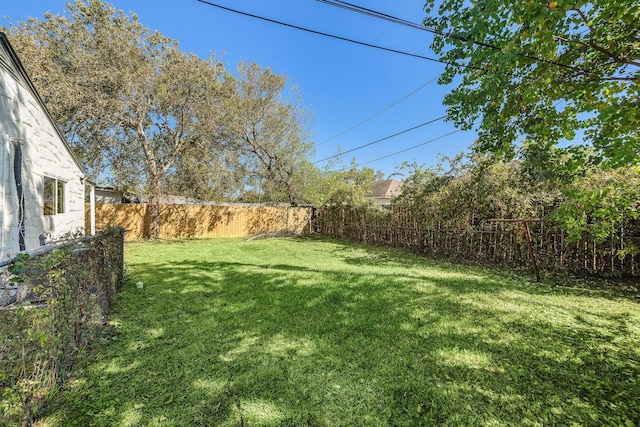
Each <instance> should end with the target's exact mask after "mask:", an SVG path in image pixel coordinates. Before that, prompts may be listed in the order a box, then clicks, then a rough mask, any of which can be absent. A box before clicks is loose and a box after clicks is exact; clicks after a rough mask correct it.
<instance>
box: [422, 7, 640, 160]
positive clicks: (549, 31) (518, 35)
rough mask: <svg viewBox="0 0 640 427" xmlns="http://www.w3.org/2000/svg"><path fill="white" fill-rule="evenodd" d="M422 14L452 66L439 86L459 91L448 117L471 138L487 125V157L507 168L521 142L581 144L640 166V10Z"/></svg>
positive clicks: (483, 146)
mask: <svg viewBox="0 0 640 427" xmlns="http://www.w3.org/2000/svg"><path fill="white" fill-rule="evenodd" d="M425 10H426V12H427V13H428V17H427V18H425V20H424V22H425V25H427V26H428V27H431V28H434V29H436V30H437V31H440V32H441V35H437V36H435V37H434V41H433V43H432V48H433V49H434V51H435V52H436V53H438V54H439V55H440V58H441V59H442V60H444V61H447V62H449V63H450V65H447V66H446V69H445V71H444V73H443V74H442V76H441V79H440V81H441V83H443V84H449V83H455V84H456V85H457V87H455V88H454V89H453V90H452V91H451V92H450V93H449V94H448V95H447V96H446V97H445V101H444V102H445V104H446V105H447V106H448V114H449V117H451V118H452V120H453V121H454V122H455V123H456V124H457V125H459V126H461V127H463V128H466V129H469V128H472V127H474V126H475V123H476V121H478V120H480V125H479V144H478V147H477V148H478V149H479V150H480V151H481V152H491V153H495V154H498V155H501V156H504V157H506V158H507V159H510V158H512V157H513V156H514V155H515V154H516V153H517V148H516V147H517V144H518V143H519V142H521V141H522V139H527V140H528V143H529V144H530V145H531V144H537V145H538V149H539V150H541V151H549V150H551V149H552V148H553V147H555V146H556V144H558V143H559V142H561V141H565V140H568V141H572V143H573V145H574V146H577V145H581V144H583V140H584V143H585V144H587V145H590V146H592V147H593V148H594V149H595V154H596V156H597V157H598V158H600V159H602V160H603V161H605V162H606V163H607V164H608V165H610V166H621V165H630V164H636V163H637V162H638V160H639V159H640V156H639V155H638V154H639V153H640V142H639V141H640V134H639V132H640V130H639V129H640V115H639V114H638V111H640V109H639V108H638V107H639V103H638V102H639V94H640V62H638V58H640V37H638V31H637V29H638V16H640V4H639V3H638V2H637V1H632V2H629V1H627V0H602V1H588V0H580V1H577V2H576V1H568V0H559V1H552V2H547V1H541V0H532V1H521V0H507V1H497V0H489V1H466V0H446V1H444V0H428V1H427V2H426V6H425ZM480 44H485V46H482V45H480ZM486 44H489V45H491V46H494V47H496V49H493V48H491V47H487V46H486ZM582 139H583V140H582Z"/></svg>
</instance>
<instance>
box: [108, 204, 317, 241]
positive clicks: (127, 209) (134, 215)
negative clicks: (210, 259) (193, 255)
mask: <svg viewBox="0 0 640 427" xmlns="http://www.w3.org/2000/svg"><path fill="white" fill-rule="evenodd" d="M311 214H312V208H308V207H270V206H195V205H160V218H161V222H160V238H162V239H173V238H229V237H250V236H257V235H261V234H292V235H298V234H302V233H304V232H307V231H308V230H309V222H310V220H311ZM110 225H111V226H114V225H115V226H120V227H123V228H125V229H126V230H128V232H127V233H126V240H129V241H130V240H140V239H144V238H145V237H148V235H149V234H148V233H149V213H148V205H147V204H135V203H132V204H97V205H96V228H97V229H103V228H105V227H107V226H110Z"/></svg>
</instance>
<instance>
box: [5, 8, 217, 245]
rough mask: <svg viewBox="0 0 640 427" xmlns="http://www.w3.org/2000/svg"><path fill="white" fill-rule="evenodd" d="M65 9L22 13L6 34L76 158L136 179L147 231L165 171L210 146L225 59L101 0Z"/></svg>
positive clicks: (153, 224) (156, 221)
mask: <svg viewBox="0 0 640 427" xmlns="http://www.w3.org/2000/svg"><path fill="white" fill-rule="evenodd" d="M67 8H68V17H66V16H56V15H52V14H47V15H45V17H44V19H43V20H39V19H35V18H30V19H29V20H28V21H26V22H20V23H19V24H18V25H17V26H16V27H13V28H12V29H11V34H12V36H13V37H14V39H15V41H16V46H17V49H18V50H19V52H20V54H21V56H22V58H23V59H24V62H25V64H26V66H27V68H28V71H29V72H30V74H31V76H32V78H33V79H34V80H35V82H36V85H37V86H38V87H39V88H40V90H41V92H42V94H43V96H44V98H45V100H46V101H47V105H48V107H49V108H50V109H51V111H52V113H53V115H54V117H55V118H56V120H57V121H58V122H59V123H60V124H61V127H62V129H63V131H64V132H65V134H66V136H67V138H68V140H69V141H70V142H71V144H72V146H73V148H74V149H75V150H76V152H77V153H78V154H79V157H80V159H81V161H82V162H83V163H84V165H85V166H86V167H88V168H89V169H90V170H91V171H92V172H93V174H94V176H97V175H98V174H99V173H100V172H105V169H106V170H107V171H108V172H110V173H111V174H112V175H113V176H114V177H116V178H119V180H118V181H119V183H120V184H123V180H124V181H125V182H124V183H126V181H132V180H134V179H138V180H139V182H142V183H144V185H145V187H146V194H147V196H148V197H149V203H150V229H149V234H150V237H152V238H155V237H157V236H158V233H159V226H160V211H159V196H160V192H161V188H162V185H163V182H164V180H165V179H166V178H167V177H168V176H169V175H171V174H172V172H174V171H175V168H176V166H178V164H179V161H180V160H181V159H184V158H185V156H194V155H195V154H194V151H197V150H203V151H208V152H210V151H211V150H213V149H215V141H214V135H216V134H217V131H218V125H219V119H220V116H221V112H222V103H223V100H224V99H226V98H227V97H228V94H229V91H228V90H227V88H228V87H229V86H228V85H227V84H226V80H225V75H226V73H225V70H224V67H223V66H222V64H221V63H219V62H218V61H217V60H216V59H215V58H211V59H209V60H202V59H200V58H199V57H197V56H196V55H193V54H186V53H183V52H182V51H181V50H180V49H179V46H178V43H177V42H176V41H174V40H172V39H170V38H167V37H164V36H162V35H161V34H159V33H158V32H153V31H151V30H149V29H148V28H145V27H144V26H142V25H141V24H140V23H139V22H138V19H137V17H136V16H135V15H132V16H129V15H127V14H125V13H124V12H122V11H119V10H116V9H114V8H113V7H112V6H111V5H109V4H107V3H103V2H101V1H100V0H89V1H87V2H84V1H80V0H77V1H76V2H75V3H68V4H67Z"/></svg>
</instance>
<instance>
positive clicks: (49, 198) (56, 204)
mask: <svg viewBox="0 0 640 427" xmlns="http://www.w3.org/2000/svg"><path fill="white" fill-rule="evenodd" d="M65 184H66V183H65V182H64V181H60V180H58V179H55V178H49V177H48V176H45V177H44V214H45V215H55V214H62V213H64V212H65V203H64V199H65V197H64V193H65V188H64V187H65Z"/></svg>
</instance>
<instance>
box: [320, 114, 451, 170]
mask: <svg viewBox="0 0 640 427" xmlns="http://www.w3.org/2000/svg"><path fill="white" fill-rule="evenodd" d="M446 117H447V116H446V115H444V116H440V117H438V118H436V119H432V120H429V121H427V122H424V123H421V124H419V125H417V126H413V127H411V128H409V129H405V130H403V131H400V132H396V133H394V134H393V135H389V136H385V137H384V138H380V139H377V140H375V141H373V142H369V143H367V144H363V145H360V146H358V147H355V148H352V149H350V150H347V151H344V152H342V153H338V154H335V155H333V156H330V157H326V158H324V159H321V160H317V161H315V162H313V164H316V163H321V162H324V161H326V160H331V159H335V158H336V157H341V156H343V155H345V154H348V153H351V152H354V151H357V150H360V149H362V148H365V147H369V146H370V145H373V144H377V143H379V142H382V141H386V140H387V139H391V138H393V137H396V136H398V135H402V134H404V133H407V132H411V131H412V130H415V129H418V128H421V127H423V126H426V125H429V124H431V123H435V122H438V121H440V120H443V119H445V118H446Z"/></svg>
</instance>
